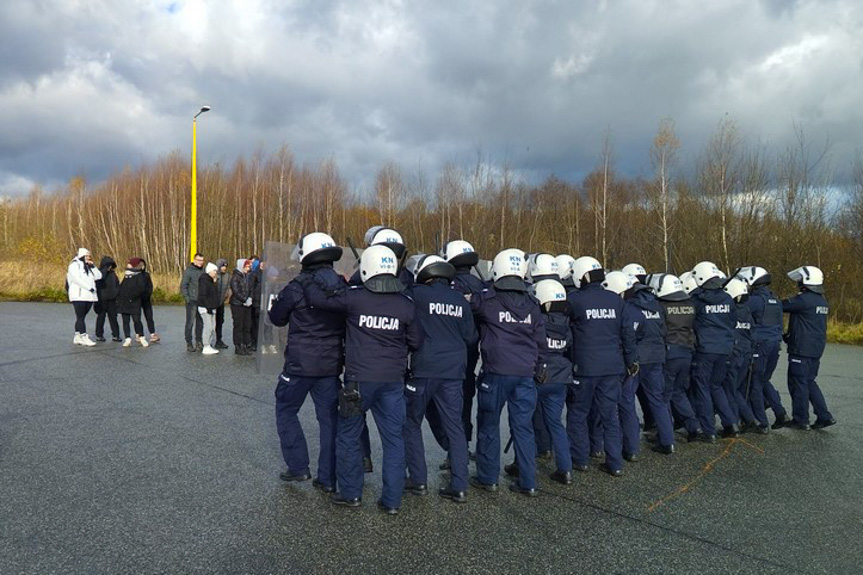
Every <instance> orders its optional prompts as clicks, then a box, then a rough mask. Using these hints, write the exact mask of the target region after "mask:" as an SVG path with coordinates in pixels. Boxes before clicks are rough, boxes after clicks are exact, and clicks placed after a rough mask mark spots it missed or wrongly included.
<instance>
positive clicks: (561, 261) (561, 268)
mask: <svg viewBox="0 0 863 575" xmlns="http://www.w3.org/2000/svg"><path fill="white" fill-rule="evenodd" d="M554 259H556V260H557V273H558V275H559V276H560V279H562V280H565V279H567V278H571V277H572V262H574V261H575V258H574V257H572V256H571V255H569V254H560V255H559V256H557V257H556V258H554Z"/></svg>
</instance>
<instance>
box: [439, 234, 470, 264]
mask: <svg viewBox="0 0 863 575" xmlns="http://www.w3.org/2000/svg"><path fill="white" fill-rule="evenodd" d="M440 255H441V257H442V258H443V259H444V260H446V261H448V262H449V263H451V264H452V265H454V266H456V267H470V266H475V265H476V264H478V263H479V254H478V253H476V250H475V249H473V246H472V245H471V244H470V243H469V242H466V241H464V240H453V241H451V242H447V243H446V245H445V246H444V247H443V249H442V250H441V254H440Z"/></svg>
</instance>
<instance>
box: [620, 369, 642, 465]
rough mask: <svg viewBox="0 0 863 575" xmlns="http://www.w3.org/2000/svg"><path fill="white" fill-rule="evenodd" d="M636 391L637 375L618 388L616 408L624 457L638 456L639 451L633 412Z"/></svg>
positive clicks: (636, 423) (628, 378)
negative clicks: (618, 399)
mask: <svg viewBox="0 0 863 575" xmlns="http://www.w3.org/2000/svg"><path fill="white" fill-rule="evenodd" d="M637 389H638V375H636V376H633V377H629V376H627V377H626V378H624V380H623V386H622V387H621V388H620V403H619V404H618V406H617V412H618V414H619V416H620V434H621V437H622V438H623V454H624V455H638V452H639V450H640V449H641V429H640V428H639V425H638V412H637V411H636V410H635V395H636V390H637Z"/></svg>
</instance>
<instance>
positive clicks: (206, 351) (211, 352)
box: [201, 345, 219, 355]
mask: <svg viewBox="0 0 863 575" xmlns="http://www.w3.org/2000/svg"><path fill="white" fill-rule="evenodd" d="M201 353H203V354H204V355H215V354H217V353H219V350H218V349H216V348H214V347H210V346H209V345H205V346H204V349H203V350H202V351H201Z"/></svg>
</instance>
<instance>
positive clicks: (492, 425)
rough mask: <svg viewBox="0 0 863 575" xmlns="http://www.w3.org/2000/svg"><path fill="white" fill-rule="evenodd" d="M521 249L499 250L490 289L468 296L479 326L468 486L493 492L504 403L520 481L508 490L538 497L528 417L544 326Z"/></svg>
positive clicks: (533, 399)
mask: <svg viewBox="0 0 863 575" xmlns="http://www.w3.org/2000/svg"><path fill="white" fill-rule="evenodd" d="M526 271H527V264H526V261H525V255H524V252H522V251H521V250H518V249H507V250H503V251H502V252H500V253H499V254H497V256H495V258H494V261H493V263H492V280H493V284H492V287H490V288H488V289H486V290H483V291H482V292H480V293H479V294H475V295H472V296H471V299H470V305H471V309H472V310H473V313H474V317H475V319H476V322H477V324H478V326H479V330H480V350H481V351H482V373H481V374H480V377H479V379H478V380H477V405H478V411H477V450H476V451H477V452H476V470H477V474H476V477H472V478H471V485H473V486H474V487H477V488H479V489H484V490H486V491H497V482H498V475H499V473H500V414H501V410H502V409H503V406H504V404H506V406H507V411H508V413H509V426H510V431H511V433H512V435H513V442H514V444H515V453H516V460H517V461H518V471H519V479H518V482H517V483H513V484H512V485H511V486H510V489H512V490H513V491H516V492H519V493H521V494H523V495H527V496H530V497H532V496H536V495H537V494H538V490H537V488H536V461H535V457H536V446H535V445H534V436H533V426H532V425H531V418H532V416H533V411H534V408H535V407H536V386H535V385H534V381H533V378H534V373H535V370H536V366H537V360H538V358H539V349H540V348H541V347H543V346H545V325H544V322H543V319H542V314H541V313H540V309H539V305H538V304H537V302H536V301H535V300H534V299H533V298H532V297H531V296H530V295H529V294H528V293H527V288H526V286H525V283H524V276H525V272H526Z"/></svg>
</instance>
